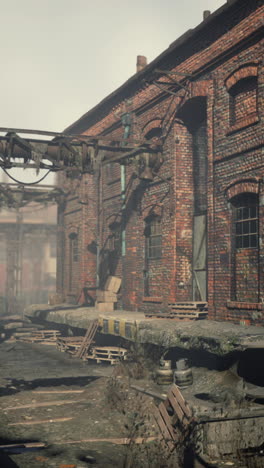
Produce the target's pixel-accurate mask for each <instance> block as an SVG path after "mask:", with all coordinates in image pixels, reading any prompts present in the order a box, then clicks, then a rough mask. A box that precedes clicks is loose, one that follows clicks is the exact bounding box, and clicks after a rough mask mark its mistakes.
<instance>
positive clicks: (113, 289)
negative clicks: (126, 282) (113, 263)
mask: <svg viewBox="0 0 264 468" xmlns="http://www.w3.org/2000/svg"><path fill="white" fill-rule="evenodd" d="M120 286H121V279H120V278H118V277H117V276H109V277H108V278H107V281H106V284H105V288H104V290H98V291H97V293H96V303H95V307H96V308H97V309H98V311H99V312H112V311H113V310H114V304H115V303H116V302H117V293H118V291H119V289H120Z"/></svg>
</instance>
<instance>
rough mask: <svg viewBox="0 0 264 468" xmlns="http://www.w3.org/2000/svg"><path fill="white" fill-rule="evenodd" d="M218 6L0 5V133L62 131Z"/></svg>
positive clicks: (124, 0)
mask: <svg viewBox="0 0 264 468" xmlns="http://www.w3.org/2000/svg"><path fill="white" fill-rule="evenodd" d="M224 3H225V0H186V1H183V0H130V1H128V0H97V1H95V2H94V1H92V0H45V1H43V0H41V1H40V0H8V2H7V1H4V0H1V2H0V4H1V27H0V43H1V86H0V105H1V107H0V115H1V118H0V126H1V127H17V128H32V129H42V130H52V131H62V130H63V129H64V128H65V127H67V126H68V125H70V124H71V123H73V122H74V121H75V120H77V119H78V118H79V117H80V116H81V115H82V114H84V113H85V112H87V111H88V110H89V109H90V108H92V107H93V106H94V105H96V104H97V103H98V102H99V101H101V100H102V99H103V98H104V97H105V96H107V95H108V94H109V93H111V92H112V91H113V90H114V89H116V88H117V87H118V86H120V85H121V84H122V83H123V82H124V81H126V80H127V79H128V78H130V76H132V75H133V74H134V73H135V71H136V56H137V55H145V56H147V59H148V63H149V62H150V61H151V60H153V59H154V58H155V57H156V56H157V55H158V54H160V53H161V52H162V51H163V50H164V49H166V48H167V47H168V46H169V45H170V44H171V43H172V42H173V41H174V40H175V39H177V37H179V36H180V35H181V34H183V33H184V32H185V31H186V30H188V29H189V28H194V27H195V26H197V25H198V24H199V23H200V22H201V21H202V15H203V10H211V12H213V11H215V10H216V9H217V8H219V7H220V6H222V5H223V4H224Z"/></svg>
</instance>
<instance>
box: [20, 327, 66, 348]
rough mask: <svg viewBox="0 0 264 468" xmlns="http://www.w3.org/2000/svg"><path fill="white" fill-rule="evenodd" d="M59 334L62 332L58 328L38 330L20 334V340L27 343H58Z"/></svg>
mask: <svg viewBox="0 0 264 468" xmlns="http://www.w3.org/2000/svg"><path fill="white" fill-rule="evenodd" d="M59 336H60V332H59V331H58V330H38V331H34V332H32V333H28V334H26V335H25V336H20V337H19V340H20V341H25V342H27V343H38V344H52V345H56V343H57V339H58V337H59Z"/></svg>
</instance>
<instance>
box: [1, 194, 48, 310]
mask: <svg viewBox="0 0 264 468" xmlns="http://www.w3.org/2000/svg"><path fill="white" fill-rule="evenodd" d="M6 187H8V185H6ZM5 193H6V192H5ZM10 193H11V192H10ZM56 223H57V207H56V205H54V204H53V205H49V206H43V205H42V204H39V203H34V202H31V203H29V204H27V206H26V207H24V208H23V207H22V208H19V209H14V208H13V209H10V208H8V209H5V208H4V207H3V206H2V208H1V210H0V296H1V303H0V304H1V306H0V312H1V313H6V312H9V313H16V312H21V311H22V310H23V308H24V306H27V305H30V304H37V303H45V302H48V299H49V295H50V294H52V293H54V292H55V291H56V238H57V226H56Z"/></svg>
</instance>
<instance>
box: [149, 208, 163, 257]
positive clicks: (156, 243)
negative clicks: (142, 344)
mask: <svg viewBox="0 0 264 468" xmlns="http://www.w3.org/2000/svg"><path fill="white" fill-rule="evenodd" d="M145 237H146V257H147V258H148V259H158V258H161V248H162V234H161V219H160V218H159V217H158V216H155V217H152V218H151V219H150V220H148V221H147V222H146V228H145Z"/></svg>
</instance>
